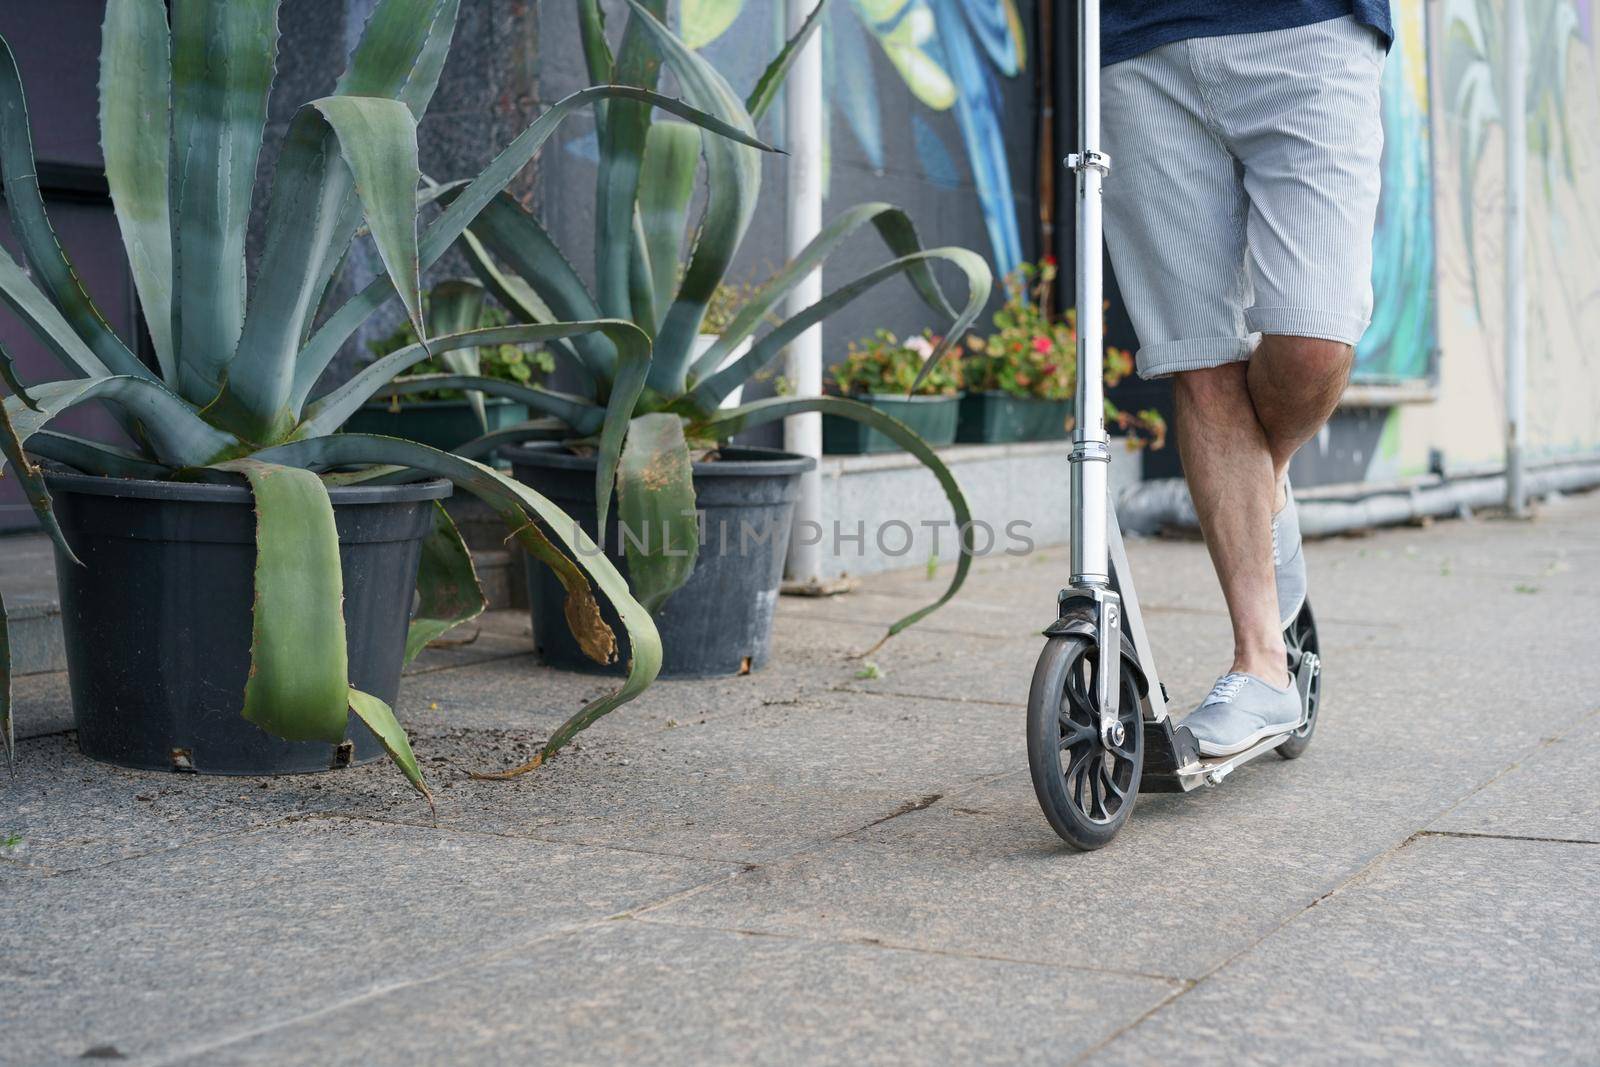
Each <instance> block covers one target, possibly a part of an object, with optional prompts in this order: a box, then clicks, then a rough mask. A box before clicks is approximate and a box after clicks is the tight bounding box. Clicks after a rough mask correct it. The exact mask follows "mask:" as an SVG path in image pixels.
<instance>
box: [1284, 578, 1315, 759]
mask: <svg viewBox="0 0 1600 1067" xmlns="http://www.w3.org/2000/svg"><path fill="white" fill-rule="evenodd" d="M1283 643H1284V645H1285V646H1287V648H1288V650H1289V677H1291V678H1294V677H1295V675H1296V672H1297V671H1298V670H1299V669H1300V656H1301V655H1302V654H1303V653H1306V652H1315V653H1316V654H1317V656H1318V658H1319V661H1320V657H1321V655H1322V646H1321V645H1320V644H1319V643H1318V641H1317V618H1316V616H1315V615H1313V614H1312V613H1311V601H1310V600H1307V601H1306V602H1305V603H1304V604H1302V605H1301V606H1300V614H1298V615H1296V616H1295V617H1294V621H1293V622H1291V623H1290V624H1289V625H1288V627H1287V628H1285V629H1284V631H1283ZM1321 704H1322V671H1321V669H1320V668H1319V669H1318V671H1317V673H1316V676H1315V677H1313V678H1312V679H1311V694H1310V705H1311V710H1310V714H1309V715H1307V716H1306V724H1305V725H1304V726H1302V727H1300V729H1298V730H1296V731H1295V732H1294V733H1292V734H1290V735H1289V739H1288V740H1287V741H1285V742H1284V743H1283V744H1281V745H1279V746H1278V747H1277V748H1276V749H1275V750H1274V751H1276V752H1277V753H1278V755H1280V756H1282V757H1283V758H1284V759H1299V758H1300V755H1301V753H1303V752H1305V750H1306V749H1307V748H1309V747H1310V745H1311V735H1312V734H1313V733H1315V732H1316V729H1317V711H1318V709H1319V708H1320V706H1321Z"/></svg>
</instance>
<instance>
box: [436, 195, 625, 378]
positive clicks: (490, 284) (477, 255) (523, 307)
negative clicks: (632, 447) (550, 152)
mask: <svg viewBox="0 0 1600 1067" xmlns="http://www.w3.org/2000/svg"><path fill="white" fill-rule="evenodd" d="M501 195H502V196H504V195H505V194H504V193H502V194H501ZM508 199H509V198H508ZM484 210H485V211H493V210H494V203H491V204H490V205H489V207H487V208H485V209H484ZM461 251H462V252H463V253H465V254H466V257H467V261H468V262H469V263H471V264H472V269H473V271H474V272H475V273H476V274H477V275H478V279H479V280H480V281H481V282H483V285H484V288H486V289H487V290H489V292H490V293H492V294H494V298H495V300H496V301H498V302H499V304H500V306H501V307H503V308H505V309H506V311H508V312H510V313H511V317H512V318H513V319H516V320H517V321H518V322H558V321H560V319H561V318H562V317H563V316H560V315H557V314H556V313H555V312H554V311H552V310H550V305H548V304H546V303H545V302H544V298H542V297H541V296H540V295H539V294H538V293H536V292H535V291H534V290H533V287H532V286H530V285H529V284H528V283H527V282H526V281H524V280H523V279H521V278H519V277H518V276H517V275H515V274H507V273H506V272H505V271H503V270H501V269H500V265H499V264H498V263H496V262H495V260H494V257H493V256H491V255H490V254H489V250H488V249H487V248H485V247H484V246H483V242H482V241H480V240H478V238H477V237H476V236H474V235H473V232H472V231H471V230H468V231H467V232H466V233H464V234H462V235H461ZM563 262H564V261H563ZM591 303H592V301H591ZM568 317H576V318H582V317H583V316H581V315H580V316H568ZM579 339H583V340H591V341H594V342H595V343H597V344H600V345H607V346H608V345H609V344H610V342H608V341H607V340H606V339H605V337H603V336H599V337H597V336H595V335H594V334H581V335H579ZM574 340H576V339H575V338H571V337H562V338H559V339H558V340H556V341H554V342H552V343H551V346H550V347H551V348H553V349H554V350H555V351H557V352H559V353H560V354H561V355H563V356H566V357H567V359H568V360H569V361H570V363H571V366H572V369H573V371H574V372H575V373H576V374H577V376H578V386H579V388H580V389H582V390H584V391H585V392H590V393H592V392H594V391H595V389H596V379H595V376H594V371H593V370H591V369H590V365H589V363H588V361H587V360H586V358H585V357H584V356H582V355H580V354H579V352H578V349H577V346H576V345H574V344H573V341H574Z"/></svg>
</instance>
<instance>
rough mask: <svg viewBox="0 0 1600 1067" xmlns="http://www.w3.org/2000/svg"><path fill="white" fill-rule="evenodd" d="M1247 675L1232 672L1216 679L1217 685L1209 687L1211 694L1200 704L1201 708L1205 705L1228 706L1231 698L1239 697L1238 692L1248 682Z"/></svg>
mask: <svg viewBox="0 0 1600 1067" xmlns="http://www.w3.org/2000/svg"><path fill="white" fill-rule="evenodd" d="M1249 677H1250V676H1249V675H1247V674H1240V673H1239V672H1238V671H1232V672H1230V673H1228V674H1224V675H1223V676H1222V677H1221V678H1218V679H1217V684H1216V685H1214V686H1212V687H1211V693H1210V695H1208V696H1207V697H1206V698H1205V700H1203V701H1201V702H1200V706H1201V707H1205V706H1206V705H1207V704H1230V703H1232V702H1233V698H1234V697H1236V696H1238V695H1239V690H1240V689H1242V688H1244V683H1245V682H1246V681H1248V680H1249Z"/></svg>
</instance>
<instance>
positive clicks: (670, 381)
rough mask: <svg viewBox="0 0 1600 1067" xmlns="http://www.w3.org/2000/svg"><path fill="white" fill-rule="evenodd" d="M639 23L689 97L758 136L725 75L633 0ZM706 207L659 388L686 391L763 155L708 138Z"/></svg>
mask: <svg viewBox="0 0 1600 1067" xmlns="http://www.w3.org/2000/svg"><path fill="white" fill-rule="evenodd" d="M628 4H629V6H630V7H632V8H633V12H634V16H633V18H632V20H631V21H630V25H634V24H637V25H639V26H642V27H643V28H645V29H646V30H648V31H649V32H650V34H651V35H652V37H653V38H654V39H655V43H656V46H657V47H658V48H659V49H660V50H661V54H662V57H663V58H664V60H665V62H666V64H667V66H668V67H670V68H671V70H672V73H673V75H674V76H676V78H677V79H678V84H679V86H680V87H681V88H682V90H683V95H684V98H685V99H687V100H688V101H689V103H691V104H693V105H694V106H696V107H698V108H702V109H704V110H705V111H707V112H709V113H710V114H712V115H715V116H716V117H717V118H718V119H720V120H722V121H723V122H724V123H727V124H729V125H732V126H734V127H735V128H737V129H739V130H742V131H744V132H745V133H747V134H750V135H753V134H754V133H755V126H754V124H753V123H752V122H751V121H750V115H749V113H748V112H746V111H745V109H744V104H743V103H741V102H740V100H739V98H738V96H737V95H736V94H735V93H734V91H733V89H732V88H731V87H730V86H729V85H728V83H727V81H725V80H724V79H723V77H722V75H721V74H719V73H717V71H716V69H715V68H713V67H712V66H711V65H710V64H709V63H707V62H706V61H705V60H704V59H702V58H701V57H700V56H698V55H696V54H695V53H693V52H691V51H689V50H688V49H687V48H685V47H684V46H683V42H681V41H679V40H678V39H677V37H675V36H673V34H672V31H671V30H669V29H667V28H666V26H664V25H662V23H661V22H660V21H659V20H658V19H656V18H655V16H653V15H652V14H651V13H650V12H649V11H648V10H646V9H645V8H644V7H642V6H640V4H639V3H638V2H637V0H628ZM705 160H706V207H705V212H704V214H703V215H702V216H701V219H700V227H699V236H698V239H697V240H696V241H695V246H694V252H693V254H692V255H691V256H690V258H689V265H688V268H687V269H686V270H685V272H684V276H683V282H682V284H681V285H679V287H678V296H677V299H676V300H674V301H673V302H672V306H671V307H670V308H669V309H668V310H667V312H666V317H665V318H664V319H663V320H662V323H661V329H660V331H659V332H658V333H657V335H656V342H655V352H654V356H653V363H652V365H651V367H650V387H651V388H652V389H654V390H656V391H657V392H659V393H664V394H667V395H676V394H678V393H680V392H682V391H683V387H684V379H685V374H686V372H687V370H688V365H689V362H688V361H689V356H690V353H691V352H692V351H693V346H694V338H695V335H696V334H698V333H699V332H700V323H701V321H702V320H703V319H704V318H705V314H706V305H707V304H708V303H709V302H710V300H711V296H712V294H713V293H714V292H715V291H716V288H717V286H718V285H719V284H721V282H722V279H723V277H724V276H725V275H726V274H727V272H728V267H729V265H730V264H731V263H732V262H733V255H734V253H735V252H736V251H738V248H739V244H740V242H741V241H743V240H744V234H745V231H746V230H747V229H748V228H749V226H750V218H751V216H752V214H753V213H754V211H755V205H756V198H757V196H758V195H759V193H760V190H761V159H760V156H759V155H758V154H757V153H756V152H754V151H752V150H751V149H750V148H749V147H748V144H747V143H738V142H736V141H733V140H729V139H726V138H722V137H712V138H707V139H706V141H705Z"/></svg>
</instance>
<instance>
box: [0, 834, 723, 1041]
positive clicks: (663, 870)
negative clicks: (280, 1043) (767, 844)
mask: <svg viewBox="0 0 1600 1067" xmlns="http://www.w3.org/2000/svg"><path fill="white" fill-rule="evenodd" d="M728 870H729V868H727V867H724V866H719V865H716V864H710V863H704V862H698V861H694V860H684V859H676V858H664V857H659V856H647V855H643V854H638V853H627V852H619V851H613V850H605V849H586V848H578V847H573V846H569V845H555V844H547V843H543V842H534V841H524V840H512V839H508V838H501V837H495V836H491V835H484V834H457V833H449V832H444V831H439V830H434V829H431V828H423V827H410V826H392V825H389V826H377V825H373V824H371V823H364V822H348V821H344V820H334V819H316V820H310V821H299V822H292V823H287V824H283V825H278V826H272V827H267V828H263V829H260V830H255V831H251V832H249V833H243V834H235V835H231V836H228V837H222V838H218V839H216V840H212V841H208V842H205V843H202V844H197V845H193V846H191V847H189V848H185V849H182V850H181V851H179V852H177V853H163V854H158V855H153V856H147V857H144V858H142V859H136V860H130V861H128V862H124V863H115V864H111V865H110V866H107V867H102V868H98V869H96V870H93V871H86V872H80V873H77V874H63V875H57V876H55V877H50V878H32V879H27V880H22V881H19V882H16V883H12V884H10V885H8V896H7V900H6V918H7V921H6V922H5V923H4V924H0V957H3V958H4V959H5V960H6V966H5V968H4V969H0V998H3V1002H4V1003H5V1005H6V1014H7V1018H8V1023H7V1026H6V1046H5V1054H6V1057H7V1058H8V1059H11V1061H12V1062H17V1063H30V1064H31V1063H43V1062H46V1061H51V1060H54V1059H58V1058H60V1059H66V1058H73V1057H78V1056H80V1055H81V1054H83V1053H84V1052H85V1051H86V1050H88V1049H90V1048H92V1047H96V1046H112V1047H114V1048H116V1049H117V1050H118V1051H120V1052H121V1053H123V1054H124V1055H127V1056H129V1057H134V1058H144V1059H149V1058H150V1057H152V1056H160V1057H162V1058H165V1057H166V1056H167V1055H168V1054H170V1053H171V1052H173V1051H174V1050H179V1049H182V1048H183V1047H184V1046H186V1045H190V1044H193V1043H197V1042H205V1041H209V1040H212V1039H214V1038H215V1037H216V1036H217V1035H218V1034H220V1033H226V1032H237V1031H241V1030H248V1029H250V1028H254V1027H259V1026H268V1025H271V1024H273V1023H274V1022H278V1021H282V1020H285V1019H291V1018H294V1017H297V1016H300V1015H304V1014H306V1013H308V1012H314V1011H317V1010H320V1009H323V1008H326V1007H327V1006H328V1005H330V1004H335V1003H339V1002H341V1001H345V1000H349V999H351V998H356V997H363V996H371V995H373V994H374V993H377V992H380V991H383V990H387V989H392V988H394V987H396V986H401V985H405V984H407V983H411V982H416V981H419V980H421V979H424V978H426V977H428V976H430V975H432V974H436V973H438V972H440V971H442V970H446V969H449V968H452V967H463V966H471V965H473V964H474V962H475V961H478V960H480V959H482V958H483V957H484V956H486V955H490V954H492V953H494V952H497V951H502V950H508V949H514V948H515V947H516V946H517V945H519V944H524V943H527V942H529V941H532V940H534V939H536V938H538V937H540V936H543V935H547V934H550V933H552V932H554V931H558V930H563V929H567V928H570V927H574V926H577V925H581V924H584V923H588V922H593V921H596V920H598V919H601V918H603V917H604V916H607V915H610V914H614V913H617V912H620V911H624V910H627V909H630V908H634V907H638V906H640V905H642V904H645V903H648V902H650V901H654V900H660V899H662V898H664V897H666V896H668V895H670V894H672V893H674V892H678V891H681V890H683V889H685V888H688V887H691V886H694V885H698V884H703V883H706V882H708V881H711V880H714V879H716V878H719V877H722V876H724V875H725V874H726V873H727V871H728ZM357 1029H361V1028H357ZM339 1036H340V1037H341V1039H348V1038H349V1035H348V1034H341V1035H339ZM373 1036H374V1038H375V1039H378V1040H379V1044H378V1046H377V1047H378V1048H380V1049H389V1048H392V1049H401V1048H404V1046H405V1041H406V1034H405V1028H402V1029H401V1030H397V1031H394V1032H392V1033H391V1034H390V1035H386V1036H385V1035H373ZM301 1062H310V1061H306V1060H302V1061H301Z"/></svg>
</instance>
